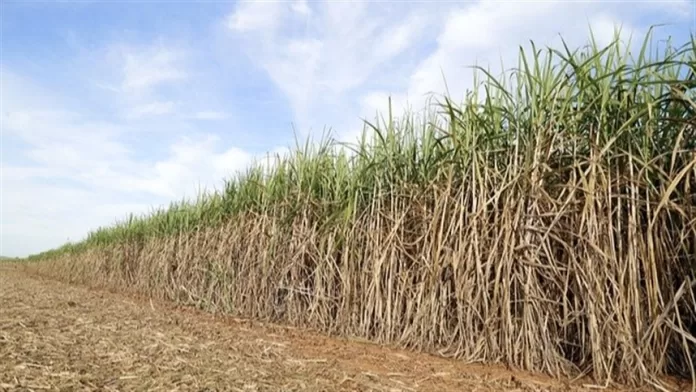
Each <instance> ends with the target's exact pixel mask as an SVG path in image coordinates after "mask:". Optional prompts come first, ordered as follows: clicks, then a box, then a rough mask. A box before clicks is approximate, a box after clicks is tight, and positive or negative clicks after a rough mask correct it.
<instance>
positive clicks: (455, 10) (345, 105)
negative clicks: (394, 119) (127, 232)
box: [0, 0, 696, 256]
mask: <svg viewBox="0 0 696 392" xmlns="http://www.w3.org/2000/svg"><path fill="white" fill-rule="evenodd" d="M0 4H1V5H0V7H2V27H1V30H2V58H1V59H0V71H1V72H2V73H1V74H0V81H1V83H2V86H1V90H2V91H1V92H0V95H1V98H2V107H1V108H0V115H1V117H0V119H1V120H2V124H1V125H2V146H1V147H2V181H3V184H2V217H1V222H0V224H1V229H2V233H1V241H2V243H1V244H0V254H2V255H7V256H25V255H27V254H32V253H37V252H39V251H42V250H46V249H49V248H52V247H55V246H58V245H61V244H62V243H64V242H65V241H66V240H68V239H69V240H73V241H74V240H79V239H81V238H83V237H84V236H85V235H86V234H87V232H88V231H90V230H91V229H94V228H96V227H98V226H101V225H108V224H110V223H112V222H114V221H115V220H116V219H120V218H122V217H124V216H125V215H126V214H127V213H129V212H136V213H138V212H145V211H148V210H149V209H150V208H151V207H152V206H159V205H163V204H168V203H169V202H170V201H172V200H180V199H181V198H183V197H191V196H194V195H195V194H196V193H197V190H198V189H199V188H200V187H205V188H212V187H218V186H220V185H221V184H222V180H223V178H224V177H228V176H230V175H232V174H233V173H234V172H235V171H237V170H243V169H244V168H245V167H247V166H248V165H249V164H251V163H252V162H253V160H254V159H257V158H262V157H263V156H264V155H265V154H266V153H267V152H278V151H283V150H284V148H286V147H287V146H290V145H292V143H293V142H294V140H295V132H297V134H298V135H299V136H300V137H301V138H304V137H306V136H308V135H314V134H319V133H321V132H322V130H324V129H325V128H327V127H331V128H332V130H333V135H334V136H335V137H337V138H339V139H341V140H345V141H353V140H354V138H355V136H356V135H357V134H358V132H359V131H360V129H361V120H360V118H369V119H372V118H373V117H374V114H375V112H376V111H383V110H384V108H385V107H386V105H387V97H388V96H390V95H391V96H392V97H393V101H394V104H395V106H396V110H397V111H398V110H400V109H403V108H405V107H406V105H409V106H411V107H413V108H414V109H419V108H422V105H423V104H424V102H425V99H426V97H427V94H428V93H431V92H435V93H438V92H444V82H443V74H444V77H445V79H446V82H447V87H448V89H449V91H450V93H451V94H452V96H453V97H454V98H457V97H460V96H462V95H463V94H464V91H465V89H466V88H468V87H471V83H472V72H471V71H470V70H469V69H467V68H466V67H467V66H470V65H473V64H474V63H476V62H478V63H479V64H487V63H488V62H490V65H491V66H492V67H493V68H494V69H495V68H496V67H498V66H499V64H500V61H501V59H502V60H503V64H504V65H505V66H506V67H511V66H515V65H516V61H515V59H516V54H517V50H518V47H519V45H526V44H528V42H529V40H534V42H535V43H537V44H538V45H558V44H559V43H560V41H559V38H558V37H559V34H560V35H561V36H562V37H563V38H564V39H565V40H566V41H567V42H569V43H570V44H571V45H573V46H578V45H581V44H583V43H585V41H586V39H587V37H588V33H589V30H588V27H589V26H592V28H593V31H594V32H595V35H596V36H597V38H598V39H599V40H600V42H608V41H609V40H610V39H611V38H612V35H613V31H614V27H615V26H619V25H620V26H621V27H622V36H624V37H626V38H627V37H628V36H629V35H633V36H634V37H635V39H634V41H636V42H637V41H640V39H642V37H643V34H644V33H645V32H646V31H647V28H648V27H649V26H650V25H654V24H663V23H667V24H668V26H665V27H661V28H659V29H658V31H657V33H656V37H658V38H664V37H667V36H672V37H673V39H674V40H675V41H676V42H677V43H685V42H687V41H688V40H689V34H690V33H691V32H696V21H695V11H694V2H693V1H688V0H677V1H651V2H647V1H642V2H639V1H623V2H616V1H613V2H598V1H591V2H590V1H584V2H569V1H565V2H564V1H521V2H512V1H461V2H453V1H450V2H443V1H440V2H436V1H433V2H432V3H428V2H425V1H422V2H415V1H410V2H397V1H379V2H377V1H375V2H346V1H333V2H326V1H302V0H288V1H265V2H224V1H218V2H184V1H176V2H173V1H172V2H166V1H132V2H125V1H124V2H99V1H91V2H87V1H82V2H78V1H73V2H57V1H42V2H36V1H4V2H2V3H0Z"/></svg>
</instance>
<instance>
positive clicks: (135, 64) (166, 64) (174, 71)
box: [118, 46, 187, 92]
mask: <svg viewBox="0 0 696 392" xmlns="http://www.w3.org/2000/svg"><path fill="white" fill-rule="evenodd" d="M118 49H119V54H120V55H121V56H122V61H123V81H122V83H121V88H122V90H123V91H125V92H140V91H143V90H148V89H150V88H154V87H156V86H158V85H161V84H163V83H167V82H174V81H179V80H183V79H185V78H186V77H187V73H186V71H184V70H183V69H182V68H181V67H182V66H181V62H182V61H183V57H184V53H182V52H181V51H176V50H172V49H170V48H166V47H160V46H154V47H144V48H131V47H120V48H118Z"/></svg>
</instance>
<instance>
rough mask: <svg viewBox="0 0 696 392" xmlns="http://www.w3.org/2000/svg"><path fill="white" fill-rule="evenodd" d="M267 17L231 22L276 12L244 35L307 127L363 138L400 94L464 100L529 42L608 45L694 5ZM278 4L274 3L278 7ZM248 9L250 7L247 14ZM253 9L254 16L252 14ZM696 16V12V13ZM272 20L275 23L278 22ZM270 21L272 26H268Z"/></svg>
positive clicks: (408, 98) (343, 10) (476, 7)
mask: <svg viewBox="0 0 696 392" xmlns="http://www.w3.org/2000/svg"><path fill="white" fill-rule="evenodd" d="M275 4H276V6H274V8H273V12H271V13H266V14H263V12H262V10H261V8H262V7H261V6H260V5H256V4H254V5H244V6H240V7H239V9H237V11H236V12H235V13H234V14H233V15H232V16H231V17H230V18H240V17H241V15H243V14H245V13H248V14H247V17H249V18H251V16H250V15H252V14H254V15H260V14H263V15H266V17H267V18H268V21H269V22H268V26H272V28H271V29H266V28H259V29H256V30H253V29H246V30H245V33H246V34H241V35H240V34H238V30H239V29H237V30H235V29H232V30H233V32H234V33H237V37H236V38H238V39H239V40H241V42H242V43H243V44H244V48H245V49H246V51H247V53H248V54H249V56H250V57H251V58H252V59H253V60H254V61H255V62H256V64H257V65H258V66H259V68H261V69H263V70H265V71H266V72H267V73H268V75H269V77H270V79H271V80H272V81H273V82H274V83H275V84H276V86H277V87H278V89H279V90H280V91H282V92H283V93H284V94H285V95H286V97H287V98H288V100H289V103H290V105H291V107H292V109H293V113H294V117H295V121H296V123H298V124H299V128H300V130H301V131H305V130H307V129H309V128H310V127H311V128H314V129H322V128H323V126H324V125H328V126H333V127H334V129H337V130H338V131H339V133H348V134H350V135H355V134H356V133H357V132H358V131H357V129H361V128H362V127H361V125H360V124H359V120H358V118H359V117H367V118H369V119H371V118H373V117H374V113H375V110H380V112H381V113H383V114H385V115H386V112H385V111H384V110H385V109H386V105H387V100H386V98H387V97H388V96H389V95H391V96H392V97H393V98H394V99H393V104H394V105H393V106H394V108H395V109H396V110H395V113H396V114H398V113H400V112H402V111H403V109H406V108H413V110H419V109H422V108H423V107H424V105H425V103H426V100H427V99H428V98H429V97H430V94H431V93H436V94H443V93H445V91H446V88H445V82H446V83H447V85H446V86H447V90H449V92H450V93H451V96H452V98H453V99H454V100H461V99H463V97H464V94H465V91H466V89H467V88H471V87H473V72H474V71H473V70H472V69H471V68H470V67H471V66H474V65H481V66H486V67H490V69H491V70H492V71H493V72H494V73H497V72H499V71H501V69H500V63H501V61H502V63H503V65H504V66H505V67H506V68H511V67H515V66H517V65H518V64H517V56H518V50H519V46H520V45H525V46H527V47H528V44H529V41H530V40H533V41H534V42H535V43H536V44H537V47H540V48H543V47H544V46H545V45H553V46H556V47H559V46H560V38H559V35H560V37H563V39H565V40H566V42H568V43H569V45H570V46H578V45H582V44H584V43H585V42H586V40H587V39H588V33H589V30H588V27H589V26H591V27H592V28H593V30H594V34H595V36H596V38H597V39H598V41H599V43H600V44H606V43H608V42H609V41H610V40H611V39H612V38H613V33H614V26H615V25H621V26H622V38H626V37H627V36H628V35H629V34H631V33H633V35H634V36H638V37H639V38H642V37H640V35H641V34H642V33H643V32H644V31H645V27H646V25H645V24H638V22H637V21H638V20H639V19H640V18H639V16H642V17H644V16H645V15H646V13H647V15H651V16H654V18H651V19H652V20H653V21H654V22H651V23H659V22H662V20H658V19H657V18H658V16H656V15H657V14H660V15H663V16H662V17H663V18H667V17H671V16H674V15H675V14H679V13H680V12H681V13H683V12H685V11H684V10H685V8H684V4H685V3H684V2H681V3H669V4H663V5H662V6H661V7H660V8H656V6H655V4H643V3H640V4H634V5H632V6H631V7H630V8H627V7H625V5H623V4H616V3H611V4H600V3H595V2H581V3H579V2H573V3H569V2H564V1H560V0H557V1H539V2H528V1H525V2H517V3H516V2H499V1H489V0H484V1H479V2H476V3H471V2H466V3H462V4H453V3H442V4H437V5H434V4H429V5H427V6H426V5H424V4H408V5H397V4H392V3H386V4H384V3H380V4H370V3H367V2H358V3H346V2H330V1H326V2H317V3H312V6H313V9H312V10H311V11H312V12H311V14H303V13H300V14H302V16H301V17H297V16H292V15H291V14H292V13H293V10H292V9H295V8H297V7H300V6H299V5H298V6H297V7H290V8H291V9H285V8H283V7H281V6H279V5H277V3H275ZM268 7H270V6H268ZM241 11H244V12H241ZM252 11H253V12H252ZM691 12H692V11H691ZM271 21H272V22H271ZM266 27H267V26H266Z"/></svg>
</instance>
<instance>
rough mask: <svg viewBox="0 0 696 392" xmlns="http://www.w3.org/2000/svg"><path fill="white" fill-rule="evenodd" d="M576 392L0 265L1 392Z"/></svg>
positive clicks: (582, 386)
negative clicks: (98, 391) (221, 391)
mask: <svg viewBox="0 0 696 392" xmlns="http://www.w3.org/2000/svg"><path fill="white" fill-rule="evenodd" d="M587 383H591V381H588V380H576V381H574V382H570V380H569V381H559V380H556V379H552V378H548V377H544V376H539V375H531V374H528V373H525V372H517V371H512V370H508V369H506V368H504V367H502V366H483V365H477V364H465V363H463V362H462V361H457V360H449V359H445V358H440V357H435V356H431V355H427V354H421V353H414V352H409V351H404V350H397V349H394V348H390V347H382V346H378V345H374V344H370V343H365V342H359V341H354V340H349V339H338V338H331V337H327V336H324V335H321V334H319V333H315V332H312V331H304V330H299V329H295V328H289V327H283V326H277V325H270V324H264V323H260V322H253V321H249V320H241V319H234V318H230V317H221V316H214V315H211V314H207V313H203V312H199V311H196V310H193V309H188V308H182V307H176V306H174V305H173V304H170V303H161V302H152V301H151V300H148V299H144V298H138V297H134V296H131V295H126V294H122V293H112V292H109V291H106V290H100V289H94V288H87V287H77V286H71V285H68V284H65V283H61V282H57V281H53V280H49V279H45V278H41V277H38V276H35V275H33V274H30V273H27V272H25V271H23V270H22V269H21V268H20V267H19V266H17V265H15V264H1V265H0V391H31V390H34V391H38V390H55V391H58V390H60V391H73V390H80V391H82V390H90V391H91V390H103V391H115V390H119V391H132V390H138V391H141V390H143V391H144V390H149V391H159V390H167V391H172V390H193V391H217V390H227V391H477V392H489V391H503V392H513V391H514V392H528V391H590V390H597V386H596V387H592V386H588V385H586V384H587ZM601 388H602V389H603V390H604V391H610V390H612V389H611V388H604V387H601Z"/></svg>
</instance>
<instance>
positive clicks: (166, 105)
mask: <svg viewBox="0 0 696 392" xmlns="http://www.w3.org/2000/svg"><path fill="white" fill-rule="evenodd" d="M176 106H177V103H176V102H172V101H166V102H152V103H147V104H143V105H139V106H135V107H133V108H131V109H130V112H129V117H131V118H137V117H143V116H161V115H163V114H169V113H172V112H173V111H174V108H175V107H176Z"/></svg>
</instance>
